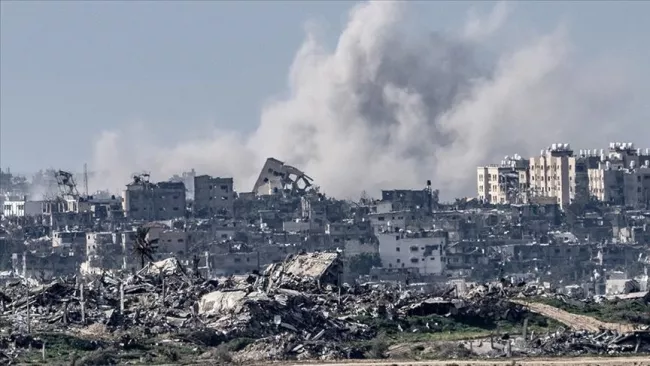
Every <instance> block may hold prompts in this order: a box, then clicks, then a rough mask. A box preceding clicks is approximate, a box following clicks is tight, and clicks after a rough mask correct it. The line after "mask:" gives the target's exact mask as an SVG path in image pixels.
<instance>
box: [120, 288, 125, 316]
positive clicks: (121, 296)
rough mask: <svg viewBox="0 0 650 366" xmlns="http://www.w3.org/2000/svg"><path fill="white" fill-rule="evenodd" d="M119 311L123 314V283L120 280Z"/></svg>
mask: <svg viewBox="0 0 650 366" xmlns="http://www.w3.org/2000/svg"><path fill="white" fill-rule="evenodd" d="M120 313H121V314H124V284H123V283H122V282H120Z"/></svg>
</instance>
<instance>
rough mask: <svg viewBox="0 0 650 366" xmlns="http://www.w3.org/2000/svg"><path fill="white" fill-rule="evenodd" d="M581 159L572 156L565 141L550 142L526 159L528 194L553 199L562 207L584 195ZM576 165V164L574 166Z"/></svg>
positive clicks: (586, 181)
mask: <svg viewBox="0 0 650 366" xmlns="http://www.w3.org/2000/svg"><path fill="white" fill-rule="evenodd" d="M585 164H586V162H585V160H584V159H581V158H576V157H575V156H574V155H573V150H571V146H570V145H569V144H564V143H559V144H552V145H551V146H550V147H549V148H547V149H545V150H542V151H541V153H540V155H539V156H535V157H532V158H530V196H531V197H546V198H553V199H555V201H556V202H557V203H558V204H559V205H560V207H562V208H563V209H564V208H566V206H567V205H569V204H570V203H572V202H573V201H574V200H576V198H580V196H581V194H582V193H584V195H583V196H586V193H587V190H588V175H587V168H586V165H585ZM576 165H578V166H579V168H578V169H576Z"/></svg>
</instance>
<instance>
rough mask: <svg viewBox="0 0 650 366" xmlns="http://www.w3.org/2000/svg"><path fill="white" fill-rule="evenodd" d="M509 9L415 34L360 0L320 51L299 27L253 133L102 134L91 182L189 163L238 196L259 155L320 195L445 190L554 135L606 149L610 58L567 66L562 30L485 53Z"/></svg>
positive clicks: (534, 149) (387, 10)
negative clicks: (289, 59)
mask: <svg viewBox="0 0 650 366" xmlns="http://www.w3.org/2000/svg"><path fill="white" fill-rule="evenodd" d="M510 13H511V9H510V8H509V7H507V4H506V3H500V4H498V5H497V6H496V7H495V8H494V9H493V11H492V13H490V14H487V15H486V16H484V17H479V16H478V15H477V14H474V13H471V14H470V16H469V17H468V19H467V22H466V24H465V25H464V26H461V27H459V28H460V29H459V31H458V33H457V34H449V33H434V34H432V33H430V32H424V31H423V32H422V33H420V34H417V33H416V32H413V31H412V30H411V29H409V27H408V25H409V24H411V23H410V22H409V20H408V16H409V14H408V3H406V2H390V1H377V2H367V3H362V4H360V5H358V6H356V7H354V9H352V10H351V12H350V14H349V20H348V22H347V25H346V26H345V28H344V29H343V31H342V32H341V34H340V37H339V38H338V43H337V44H336V46H335V47H334V49H333V50H328V49H327V47H326V46H325V45H324V43H323V42H321V41H320V40H319V39H318V37H317V36H316V35H315V34H313V32H309V31H308V32H307V35H306V38H305V41H304V43H303V44H302V46H301V47H300V49H299V50H298V51H297V53H296V55H295V58H294V61H293V64H292V65H291V68H290V71H289V76H288V88H289V95H288V97H286V98H285V99H282V100H276V101H274V102H272V103H269V104H268V105H266V106H265V108H264V109H263V112H262V115H261V117H260V123H259V126H258V127H257V129H256V130H255V131H254V132H253V133H252V134H250V135H248V136H242V135H240V134H237V133H235V132H229V131H215V133H214V135H213V136H209V137H206V138H204V139H201V140H192V141H184V142H180V143H178V144H177V145H176V146H174V147H172V148H165V147H161V146H156V145H155V144H153V143H150V142H147V139H146V138H144V139H143V138H142V136H146V135H147V134H146V133H143V132H142V131H140V132H139V131H112V132H105V133H104V134H102V135H101V136H100V137H99V139H98V141H97V144H96V151H95V160H94V166H93V170H94V171H96V172H97V173H98V176H99V180H98V183H101V184H103V185H106V184H112V185H113V186H112V187H111V188H116V187H123V186H124V184H125V183H127V182H128V180H129V175H130V174H131V173H133V172H135V171H139V170H149V171H152V173H153V175H154V176H155V177H156V178H158V179H165V178H166V177H169V176H171V175H172V174H174V173H179V172H181V171H184V170H189V169H190V168H195V169H196V170H197V172H198V173H201V174H212V175H218V176H233V177H234V178H235V182H236V185H237V188H238V190H239V191H250V190H251V188H252V183H253V182H254V179H255V178H256V175H257V174H258V173H259V170H260V169H261V167H262V164H263V163H264V160H265V159H266V158H267V157H271V156H272V157H275V158H277V159H280V160H282V161H285V162H287V163H288V164H291V165H294V166H296V167H298V168H300V169H302V170H303V171H305V172H306V173H307V174H308V175H310V176H311V177H313V178H314V179H315V182H316V184H318V185H320V186H321V187H322V190H323V191H325V192H326V193H327V194H329V195H332V196H337V197H341V198H345V197H347V198H356V197H358V196H359V194H360V192H361V191H363V190H366V191H367V192H368V193H371V194H376V193H377V192H378V191H379V190H380V189H382V188H419V187H423V186H424V184H425V182H426V180H427V179H431V180H432V182H433V184H434V186H435V187H437V188H439V189H440V190H441V193H442V195H443V197H445V198H449V197H454V196H468V195H474V190H475V174H476V173H475V172H476V166H478V165H482V164H487V163H496V162H498V161H500V160H501V159H502V157H503V156H504V155H512V153H515V152H516V153H519V154H522V155H524V156H526V155H527V154H536V153H539V150H540V149H541V148H544V147H545V146H547V145H549V144H550V143H553V142H571V143H572V144H573V145H574V146H576V145H580V144H586V143H593V144H595V146H593V145H592V146H584V148H592V147H600V146H602V145H603V144H605V143H606V142H607V141H608V137H607V133H610V132H611V130H610V129H607V128H605V127H608V126H611V120H612V118H614V116H616V115H617V114H618V113H620V112H621V111H622V108H625V107H626V106H627V104H626V102H627V101H628V100H629V97H630V95H629V92H630V88H631V87H630V85H629V83H628V81H629V80H630V79H628V78H627V76H626V75H625V74H624V73H623V72H622V71H621V70H622V69H621V68H620V67H618V65H617V64H616V63H615V62H609V63H605V62H596V61H594V62H591V63H588V64H584V63H580V64H578V63H575V62H574V58H573V57H572V49H571V45H570V43H569V40H568V36H567V33H568V32H567V30H566V29H565V28H563V27H558V28H557V29H556V30H554V31H552V32H550V33H548V34H543V35H541V36H537V37H534V38H531V39H527V40H526V42H525V43H524V44H522V45H518V46H513V47H512V48H511V49H509V50H507V51H503V52H502V53H500V54H497V55H496V57H495V56H494V54H493V53H494V52H495V51H494V50H490V51H491V53H490V54H487V52H485V48H486V46H485V44H484V43H485V40H486V39H489V38H490V36H492V35H493V34H496V33H498V32H499V31H500V28H501V26H502V24H504V22H506V21H507V17H508V14H510ZM490 55H491V57H488V56H490ZM486 60H487V61H486ZM143 140H144V141H143ZM147 143H148V144H149V145H148V146H145V145H146V144H147ZM143 144H145V145H143ZM580 147H583V146H582V145H581V146H580ZM97 188H100V187H97Z"/></svg>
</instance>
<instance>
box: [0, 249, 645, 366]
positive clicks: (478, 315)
mask: <svg viewBox="0 0 650 366" xmlns="http://www.w3.org/2000/svg"><path fill="white" fill-rule="evenodd" d="M339 266H340V261H339V258H338V256H337V255H336V254H333V255H332V254H329V253H305V254H299V255H296V256H291V257H289V258H287V260H286V261H285V262H283V263H280V264H276V265H271V266H269V267H268V268H267V269H266V270H265V271H263V272H262V273H261V274H250V275H247V276H232V277H227V278H220V279H218V280H205V279H202V278H200V277H199V276H198V275H197V274H195V273H192V271H191V270H188V269H186V268H183V267H182V266H181V265H180V263H178V262H177V261H175V260H171V259H170V260H165V261H162V262H155V263H151V264H150V265H148V266H146V267H145V268H143V269H142V270H140V271H138V272H137V273H134V274H131V275H128V276H124V277H118V276H110V275H108V274H106V275H103V276H97V277H96V278H94V279H93V280H92V281H89V282H84V281H81V280H75V279H74V278H67V279H60V280H56V281H52V282H50V283H43V284H41V283H36V281H28V283H30V282H34V283H30V286H29V291H27V287H26V286H25V283H21V282H11V283H8V284H7V285H6V286H5V287H4V288H3V289H2V292H1V293H0V297H1V298H2V306H3V308H2V322H3V324H5V326H3V334H2V337H3V341H2V343H0V344H1V345H2V346H1V347H2V357H3V358H4V359H5V360H7V361H9V360H14V359H15V360H20V359H25V358H26V357H30V356H29V355H30V354H32V356H31V357H32V358H33V354H35V353H36V354H37V355H40V353H41V351H42V349H44V351H42V352H44V354H45V360H46V361H47V360H49V359H51V358H52V357H58V355H54V354H53V352H56V351H51V350H49V345H48V342H47V341H44V340H43V339H40V338H39V334H47V337H49V338H50V339H51V338H52V335H53V334H61V335H64V334H67V335H70V336H74V337H76V338H75V339H89V341H75V342H78V344H76V345H70V347H72V348H77V347H78V348H80V349H81V350H83V351H85V352H86V353H88V352H90V353H92V354H97V353H101V352H102V351H108V352H109V353H105V354H104V356H105V357H107V358H106V359H105V360H104V362H107V363H115V362H118V360H121V361H119V362H120V363H121V362H126V361H125V360H124V359H122V358H120V357H121V356H120V355H121V354H124V355H128V354H129V350H137V349H140V350H141V352H140V353H142V355H141V356H140V358H142V359H143V360H146V359H147V357H148V359H151V360H153V359H156V357H158V358H160V357H161V356H162V357H167V358H175V357H181V356H179V355H178V354H175V355H176V356H174V355H172V354H169V355H167V356H164V355H163V354H162V353H161V352H163V351H162V350H163V349H164V348H162V349H160V350H159V351H157V352H158V353H160V354H155V353H156V351H151V349H150V348H147V346H145V345H147V344H151V342H163V341H162V340H163V339H166V342H171V343H173V344H175V345H180V346H182V347H183V348H185V349H186V352H190V354H194V356H193V358H196V359H199V360H205V361H207V360H214V359H219V360H221V361H224V362H226V361H228V360H230V361H228V362H231V361H232V362H247V361H248V362H259V361H264V360H266V361H268V360H307V359H320V360H334V359H361V358H382V357H391V356H393V357H397V355H398V354H399V353H400V352H402V353H403V352H404V349H403V346H402V347H401V348H402V349H401V350H400V346H399V344H400V343H405V342H406V343H409V342H410V343H411V344H410V346H409V348H408V349H407V353H408V357H412V358H422V359H427V358H438V357H445V358H471V357H477V356H479V357H486V358H501V357H526V356H548V355H555V356H557V355H568V356H577V355H589V354H596V355H613V354H617V355H619V354H640V353H650V331H649V330H647V329H645V328H644V327H643V326H641V325H638V326H635V327H633V326H630V325H625V326H623V325H621V326H620V327H618V328H614V329H609V330H607V329H604V327H603V329H599V330H596V329H591V328H586V329H583V330H581V329H570V328H568V327H567V328H565V327H562V326H559V325H558V323H555V322H554V321H549V320H547V319H546V318H544V317H540V316H538V315H536V314H535V313H532V312H530V311H529V309H534V311H535V312H539V313H542V314H543V315H545V316H548V317H555V316H554V315H553V314H552V313H550V312H549V311H548V309H549V308H550V307H549V306H547V305H546V306H544V307H542V308H538V307H539V305H531V304H526V305H522V304H524V301H525V299H526V298H528V297H530V298H534V297H535V296H539V294H540V293H542V292H543V290H542V289H540V288H538V287H537V286H534V285H523V284H522V285H520V286H515V285H511V284H509V283H507V282H498V283H491V284H486V285H480V286H476V287H474V288H472V289H470V290H469V291H467V293H465V294H463V295H456V294H455V292H456V291H455V289H454V288H449V287H444V286H441V287H438V288H429V290H427V291H425V290H423V289H422V288H419V287H418V286H408V287H400V286H395V285H389V284H366V285H363V284H361V285H348V284H340V285H339V283H338V281H339V276H337V275H336V273H337V271H338V270H339ZM28 292H29V297H27V293H28ZM556 310H557V309H556ZM557 311H558V312H559V313H560V314H563V312H561V311H560V310H557ZM556 318H557V320H559V321H564V320H563V319H561V317H556ZM569 324H570V323H569ZM576 324H577V325H580V324H583V321H580V322H576ZM594 324H599V323H594ZM646 328H647V327H646ZM463 334H466V335H467V337H469V338H473V339H475V340H474V341H451V340H446V341H445V340H444V337H445V335H446V336H449V337H450V338H449V339H451V336H452V335H456V336H458V338H463V336H462V335H463ZM427 337H430V338H429V339H430V340H434V339H435V338H436V337H439V338H438V339H439V342H426V341H425V340H426V339H427ZM481 337H482V338H481ZM409 339H410V340H411V341H409ZM441 342H442V343H441ZM445 342H446V343H448V346H446V347H442V348H438V349H435V345H436V344H438V346H439V345H440V344H445ZM431 347H434V348H431ZM187 349H191V350H192V351H187ZM199 352H200V353H199ZM82 353H83V352H82ZM41 356H42V355H41ZM402 356H405V355H404V354H402ZM125 357H126V356H125ZM140 358H139V359H140ZM139 359H138V360H139ZM159 361H160V360H159ZM132 362H134V361H133V360H132ZM138 362H139V361H138Z"/></svg>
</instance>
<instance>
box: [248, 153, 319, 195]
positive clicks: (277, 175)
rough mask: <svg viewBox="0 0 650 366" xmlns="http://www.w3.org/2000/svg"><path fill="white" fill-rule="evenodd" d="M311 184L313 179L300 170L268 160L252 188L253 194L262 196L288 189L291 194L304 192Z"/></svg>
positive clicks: (275, 160)
mask: <svg viewBox="0 0 650 366" xmlns="http://www.w3.org/2000/svg"><path fill="white" fill-rule="evenodd" d="M312 182H313V179H312V178H310V177H309V176H307V175H306V174H305V173H304V172H302V171H301V170H300V169H298V168H296V167H293V166H291V165H288V164H285V163H284V162H282V161H280V160H277V159H275V158H268V159H266V162H265V163H264V166H263V167H262V171H261V172H260V175H259V177H258V178H257V181H256V182H255V185H254V186H253V193H255V194H256V195H260V196H263V195H271V194H274V193H276V192H280V191H283V190H285V189H290V190H291V191H292V192H304V191H305V190H306V189H307V188H309V187H310V186H311V184H312Z"/></svg>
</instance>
